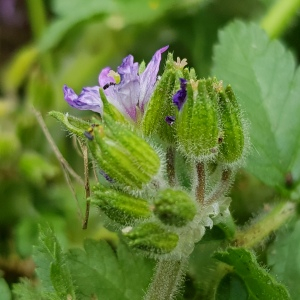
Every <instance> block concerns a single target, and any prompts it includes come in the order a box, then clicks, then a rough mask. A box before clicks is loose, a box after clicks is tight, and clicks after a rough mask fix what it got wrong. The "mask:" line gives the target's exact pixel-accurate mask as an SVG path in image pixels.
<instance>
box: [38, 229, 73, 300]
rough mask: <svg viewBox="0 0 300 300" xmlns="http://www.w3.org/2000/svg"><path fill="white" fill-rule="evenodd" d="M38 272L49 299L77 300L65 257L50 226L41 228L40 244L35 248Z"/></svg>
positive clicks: (43, 290) (44, 291)
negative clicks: (69, 297) (67, 299)
mask: <svg viewBox="0 0 300 300" xmlns="http://www.w3.org/2000/svg"><path fill="white" fill-rule="evenodd" d="M34 260H35V263H36V266H37V269H36V272H37V274H38V276H39V279H40V281H41V284H42V292H43V294H44V295H45V297H46V298H47V299H64V298H67V297H68V295H70V296H71V297H72V299H76V296H75V286H74V281H73V279H72V277H71V273H70V270H69V268H68V266H67V262H66V258H65V255H64V254H63V251H62V249H61V247H60V244H59V242H58V241H57V239H56V237H55V235H54V232H53V230H52V229H51V228H50V227H49V225H44V226H41V228H40V237H39V244H38V246H37V247H35V248H34Z"/></svg>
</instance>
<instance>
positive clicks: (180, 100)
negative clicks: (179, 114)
mask: <svg viewBox="0 0 300 300" xmlns="http://www.w3.org/2000/svg"><path fill="white" fill-rule="evenodd" d="M179 80H180V90H178V91H177V92H176V94H175V95H174V96H173V103H174V104H175V105H176V106H177V108H178V110H181V108H182V105H183V104H184V102H185V100H186V94H187V91H186V84H187V80H186V79H184V78H179Z"/></svg>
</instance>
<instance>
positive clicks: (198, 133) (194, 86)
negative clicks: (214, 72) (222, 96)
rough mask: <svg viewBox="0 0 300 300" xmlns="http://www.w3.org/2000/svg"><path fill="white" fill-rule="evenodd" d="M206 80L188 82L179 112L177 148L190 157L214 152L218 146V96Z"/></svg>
mask: <svg viewBox="0 0 300 300" xmlns="http://www.w3.org/2000/svg"><path fill="white" fill-rule="evenodd" d="M210 85H211V83H210V82H207V81H206V80H204V79H202V80H198V81H194V80H190V81H188V83H187V86H186V89H187V99H186V101H185V103H184V104H183V106H182V109H181V111H180V112H179V116H178V122H177V137H178V144H179V149H180V150H181V151H182V152H183V154H185V155H186V156H187V157H189V158H192V159H206V158H210V157H213V156H215V155H216V152H217V151H215V149H216V148H217V147H218V134H219V128H218V113H217V99H218V95H217V93H216V92H212V91H213V90H212V89H211V88H210Z"/></svg>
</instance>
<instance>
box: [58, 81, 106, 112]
mask: <svg viewBox="0 0 300 300" xmlns="http://www.w3.org/2000/svg"><path fill="white" fill-rule="evenodd" d="M63 92H64V98H65V100H66V101H67V102H68V103H69V105H70V106H72V107H74V108H77V109H80V110H92V111H95V112H97V113H100V114H101V113H102V111H103V104H102V101H101V99H100V95H99V86H93V87H85V88H83V89H82V91H81V93H80V95H79V96H77V94H76V93H75V92H74V90H73V89H71V88H69V87H68V86H67V85H64V87H63Z"/></svg>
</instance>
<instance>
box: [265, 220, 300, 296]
mask: <svg viewBox="0 0 300 300" xmlns="http://www.w3.org/2000/svg"><path fill="white" fill-rule="evenodd" d="M299 249H300V221H299V220H298V221H297V222H296V223H294V222H293V224H291V225H290V227H289V229H288V230H286V229H285V230H282V231H281V232H279V233H278V234H277V236H276V240H275V241H274V243H273V244H272V245H271V246H270V247H269V248H268V265H269V266H270V267H271V273H272V274H274V275H275V276H276V277H277V278H278V279H279V280H280V281H282V282H283V283H284V284H286V285H287V287H288V288H289V291H290V293H291V296H292V299H294V300H297V299H299V295H300V286H299V284H298V283H299V278H300V252H299Z"/></svg>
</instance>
